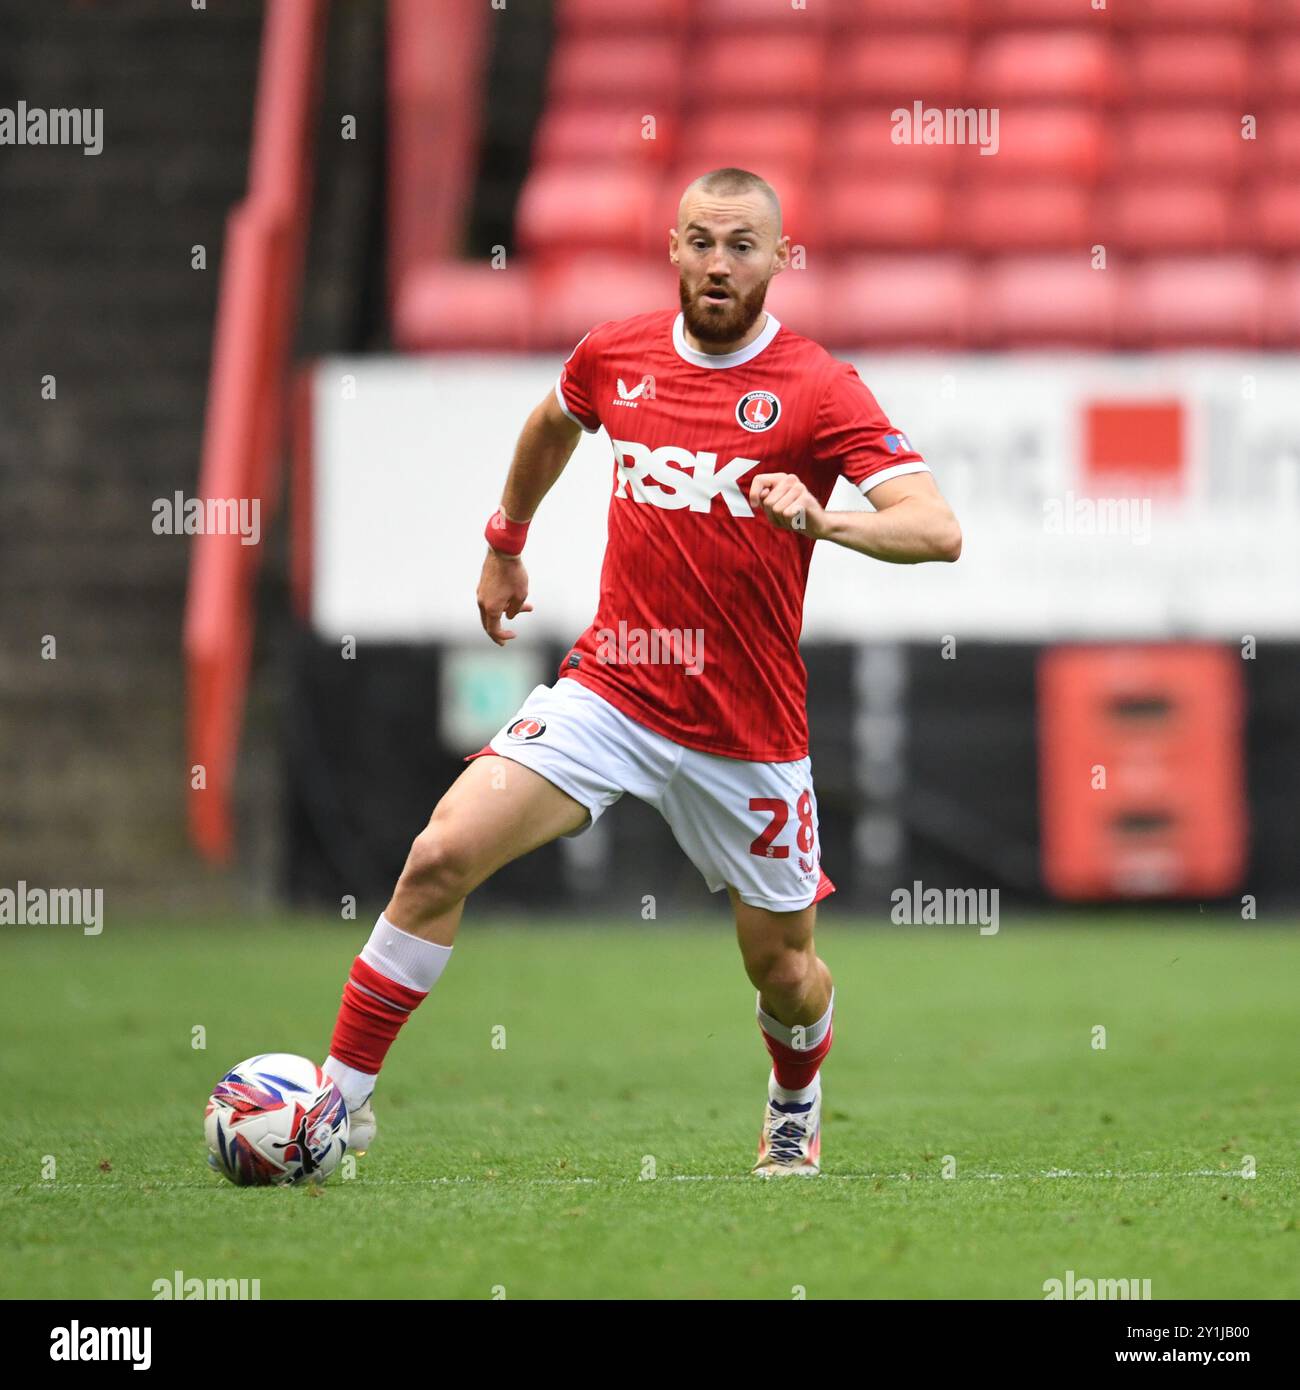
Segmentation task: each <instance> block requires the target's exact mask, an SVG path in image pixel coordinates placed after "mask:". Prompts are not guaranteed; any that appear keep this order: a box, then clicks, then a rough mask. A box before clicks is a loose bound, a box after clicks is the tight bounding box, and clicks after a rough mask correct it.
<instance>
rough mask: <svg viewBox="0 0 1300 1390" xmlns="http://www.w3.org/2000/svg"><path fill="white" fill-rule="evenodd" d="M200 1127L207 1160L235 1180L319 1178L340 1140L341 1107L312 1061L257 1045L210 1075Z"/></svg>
mask: <svg viewBox="0 0 1300 1390" xmlns="http://www.w3.org/2000/svg"><path fill="white" fill-rule="evenodd" d="M203 1130H204V1134H205V1136H206V1138H207V1141H208V1162H209V1163H210V1164H211V1165H212V1167H213V1168H215V1169H216V1170H217V1172H218V1173H222V1174H224V1175H225V1176H226V1177H228V1178H229V1179H230V1181H231V1182H233V1183H235V1184H236V1185H237V1186H239V1187H267V1186H271V1185H280V1184H285V1183H299V1182H324V1181H325V1179H326V1178H327V1177H329V1175H330V1174H331V1173H332V1172H333V1171H334V1169H335V1168H337V1167H338V1165H339V1160H340V1159H341V1158H342V1157H343V1154H344V1152H345V1151H346V1149H347V1147H348V1109H347V1106H346V1105H345V1104H344V1103H343V1095H342V1092H340V1090H339V1088H338V1087H337V1086H336V1085H335V1084H334V1082H333V1081H331V1080H330V1078H329V1077H328V1076H326V1075H325V1073H324V1072H323V1071H321V1069H320V1068H319V1067H318V1066H317V1065H316V1063H315V1062H311V1061H308V1060H307V1058H306V1057H295V1056H294V1055H293V1054H292V1053H289V1052H263V1053H261V1054H260V1055H259V1056H257V1057H250V1058H249V1059H248V1061H246V1062H241V1063H240V1064H239V1065H238V1066H237V1067H235V1068H233V1069H232V1070H231V1071H228V1072H227V1073H226V1074H225V1076H223V1077H222V1078H221V1080H220V1081H218V1082H217V1084H216V1087H215V1089H214V1090H213V1092H212V1095H211V1096H210V1097H209V1099H208V1104H207V1108H206V1109H205V1110H204V1112H203Z"/></svg>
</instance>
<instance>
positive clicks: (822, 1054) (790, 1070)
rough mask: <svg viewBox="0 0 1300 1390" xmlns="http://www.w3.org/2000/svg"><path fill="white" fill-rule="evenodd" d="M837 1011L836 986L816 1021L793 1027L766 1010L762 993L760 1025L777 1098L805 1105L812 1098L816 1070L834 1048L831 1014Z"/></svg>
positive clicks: (815, 1086)
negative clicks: (769, 1059) (832, 1043)
mask: <svg viewBox="0 0 1300 1390" xmlns="http://www.w3.org/2000/svg"><path fill="white" fill-rule="evenodd" d="M834 1012H835V991H834V989H832V990H831V998H830V1003H828V1004H827V1005H826V1012H825V1013H824V1014H823V1015H822V1016H821V1017H820V1018H819V1019H818V1020H817V1022H816V1023H804V1024H799V1025H793V1026H792V1025H790V1024H788V1023H781V1022H780V1021H779V1020H777V1019H775V1018H773V1017H772V1015H771V1014H769V1013H765V1012H764V1010H763V1004H762V996H761V995H760V996H759V1003H758V1026H759V1028H760V1029H761V1030H762V1033H763V1041H764V1042H765V1043H766V1044H767V1050H768V1052H769V1053H770V1054H771V1056H772V1074H773V1077H774V1078H775V1079H774V1081H773V1083H772V1087H771V1090H772V1092H773V1099H774V1100H779V1101H783V1102H786V1103H788V1102H790V1101H795V1102H798V1103H799V1104H802V1103H803V1102H805V1101H809V1100H811V1099H812V1098H813V1095H814V1094H815V1093H816V1090H817V1069H818V1068H819V1067H820V1066H821V1064H822V1063H823V1062H824V1061H825V1060H826V1054H827V1053H828V1052H829V1051H830V1050H831V1040H832V1038H833V1036H834V1034H833V1031H832V1029H831V1015H832V1014H833V1013H834ZM796 1028H797V1029H798V1031H797V1032H796Z"/></svg>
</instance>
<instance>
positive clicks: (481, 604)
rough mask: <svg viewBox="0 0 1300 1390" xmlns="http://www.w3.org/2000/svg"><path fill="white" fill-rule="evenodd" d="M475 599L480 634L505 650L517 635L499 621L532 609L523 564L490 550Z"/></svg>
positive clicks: (516, 559)
mask: <svg viewBox="0 0 1300 1390" xmlns="http://www.w3.org/2000/svg"><path fill="white" fill-rule="evenodd" d="M477 597H478V616H479V621H480V622H481V623H482V624H483V631H484V632H486V633H487V635H488V636H489V637H490V638H491V639H492V640H493V641H494V642H495V643H496V644H497V646H498V647H504V646H505V644H506V643H507V642H509V641H510V639H511V638H512V637H514V636H516V635H517V634H515V633H513V632H511V631H510V629H509V628H503V627H502V626H501V619H502V618H503V617H504V618H513V617H515V616H516V615H517V614H519V613H531V612H532V611H533V605H532V604H531V603H529V602H527V599H528V571H527V570H526V569H525V568H524V562H523V561H522V560H521V559H520V558H519V557H518V556H517V555H502V554H500V553H499V552H498V551H495V550H493V549H491V547H489V548H488V553H487V559H486V560H484V561H483V573H482V574H481V575H480V576H479V581H478V595H477Z"/></svg>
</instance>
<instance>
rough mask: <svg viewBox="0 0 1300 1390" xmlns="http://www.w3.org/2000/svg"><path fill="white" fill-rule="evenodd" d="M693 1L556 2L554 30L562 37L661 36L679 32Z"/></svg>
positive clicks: (575, 0) (622, 0) (600, 0)
mask: <svg viewBox="0 0 1300 1390" xmlns="http://www.w3.org/2000/svg"><path fill="white" fill-rule="evenodd" d="M691 8H692V6H691V0H555V27H556V29H557V30H558V31H559V32H561V33H570V32H574V33H578V32H580V33H597V32H602V31H603V32H606V33H610V32H612V33H616V34H635V33H636V32H638V31H643V32H645V33H652V34H662V33H665V32H668V31H670V30H673V29H679V28H681V27H682V25H683V24H684V23H685V21H686V18H687V16H688V15H689V14H690V11H691Z"/></svg>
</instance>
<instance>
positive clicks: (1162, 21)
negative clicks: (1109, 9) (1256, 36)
mask: <svg viewBox="0 0 1300 1390" xmlns="http://www.w3.org/2000/svg"><path fill="white" fill-rule="evenodd" d="M1271 4H1272V0H1262V3H1261V0H1141V2H1140V3H1139V4H1135V5H1133V4H1130V5H1116V6H1115V23H1116V24H1121V25H1126V26H1128V27H1129V28H1133V29H1148V28H1150V29H1236V30H1243V29H1248V28H1250V26H1251V25H1252V24H1254V23H1256V22H1257V21H1258V20H1260V19H1263V18H1265V17H1267V16H1268V10H1269V6H1270V5H1271Z"/></svg>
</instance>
